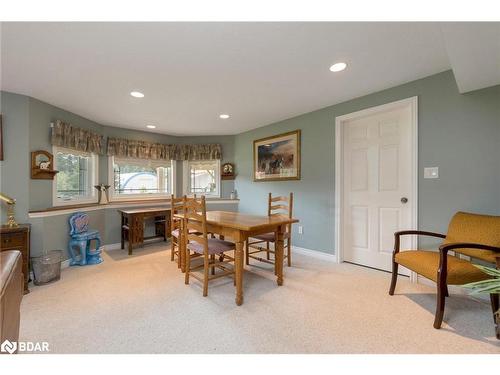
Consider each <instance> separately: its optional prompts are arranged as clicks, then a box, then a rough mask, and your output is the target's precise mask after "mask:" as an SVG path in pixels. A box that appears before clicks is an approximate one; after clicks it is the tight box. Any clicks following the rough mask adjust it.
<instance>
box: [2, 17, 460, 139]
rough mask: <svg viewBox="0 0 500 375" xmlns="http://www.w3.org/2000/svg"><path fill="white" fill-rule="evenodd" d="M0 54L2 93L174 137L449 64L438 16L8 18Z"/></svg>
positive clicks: (301, 108) (277, 113)
mask: <svg viewBox="0 0 500 375" xmlns="http://www.w3.org/2000/svg"><path fill="white" fill-rule="evenodd" d="M1 52H2V55H1V58H2V61H1V63H2V67H1V72H2V81H1V88H2V90H6V91H11V92H16V93H20V94H25V95H29V96H32V97H35V98H37V99H40V100H43V101H45V102H48V103H50V104H53V105H56V106H58V107H61V108H64V109H66V110H68V111H71V112H74V113H77V114H79V115H81V116H83V117H86V118H89V119H91V120H93V121H96V122H98V123H101V124H104V125H112V126H120V127H126V128H135V129H141V130H147V129H146V127H145V126H146V125H147V124H154V125H156V126H157V128H156V129H155V130H154V131H155V132H160V133H166V134H177V135H209V134H236V133H240V132H243V131H246V130H250V129H253V128H257V127H260V126H264V125H267V124H269V123H272V122H275V121H279V120H283V119H286V118H290V117H293V116H296V115H299V114H302V113H306V112H310V111H312V110H315V109H319V108H322V107H326V106H329V105H332V104H336V103H340V102H343V101H345V100H349V99H352V98H355V97H359V96H362V95H365V94H368V93H372V92H376V91H379V90H382V89H385V88H389V87H392V86H396V85H399V84H402V83H405V82H409V81H412V80H415V79H418V78H422V77H426V76H429V75H432V74H435V73H438V72H441V71H444V70H447V69H450V68H451V67H452V66H451V64H450V60H449V58H448V55H447V52H446V48H445V42H444V39H443V35H442V32H441V26H440V24H437V23H338V22H330V23H3V24H2V45H1ZM337 61H345V62H347V63H348V68H347V69H346V70H345V71H344V72H341V73H331V72H330V71H329V67H330V65H331V64H333V63H334V62H337ZM133 90H138V91H141V92H143V93H144V94H145V97H144V98H143V99H134V98H132V97H131V96H130V95H129V93H130V91H133ZM221 113H228V114H230V115H231V118H230V119H228V120H221V119H219V114H221Z"/></svg>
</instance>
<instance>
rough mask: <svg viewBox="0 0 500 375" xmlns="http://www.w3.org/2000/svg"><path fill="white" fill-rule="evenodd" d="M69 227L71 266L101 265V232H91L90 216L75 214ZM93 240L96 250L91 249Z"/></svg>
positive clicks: (71, 217)
mask: <svg viewBox="0 0 500 375" xmlns="http://www.w3.org/2000/svg"><path fill="white" fill-rule="evenodd" d="M69 226H70V232H69V235H70V237H71V239H70V241H69V254H70V255H71V261H70V266H85V265H87V264H99V263H101V262H102V257H101V249H100V247H101V236H100V234H99V231H97V230H89V215H87V214H86V213H84V212H76V213H74V214H73V215H71V216H70V218H69ZM92 240H94V241H95V248H94V249H92V247H91V243H92Z"/></svg>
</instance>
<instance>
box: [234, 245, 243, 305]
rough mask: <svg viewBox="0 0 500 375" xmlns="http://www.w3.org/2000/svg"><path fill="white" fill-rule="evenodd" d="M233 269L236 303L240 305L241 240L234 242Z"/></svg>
mask: <svg viewBox="0 0 500 375" xmlns="http://www.w3.org/2000/svg"><path fill="white" fill-rule="evenodd" d="M234 271H235V278H236V304H237V305H238V306H240V305H241V304H242V303H243V241H238V242H236V250H235V251H234Z"/></svg>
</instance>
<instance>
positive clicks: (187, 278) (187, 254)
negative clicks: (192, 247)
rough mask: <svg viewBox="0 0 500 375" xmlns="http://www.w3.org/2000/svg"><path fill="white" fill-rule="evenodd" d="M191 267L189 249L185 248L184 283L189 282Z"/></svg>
mask: <svg viewBox="0 0 500 375" xmlns="http://www.w3.org/2000/svg"><path fill="white" fill-rule="evenodd" d="M190 269H191V255H190V251H189V250H188V249H186V273H185V275H184V283H185V284H189V272H190Z"/></svg>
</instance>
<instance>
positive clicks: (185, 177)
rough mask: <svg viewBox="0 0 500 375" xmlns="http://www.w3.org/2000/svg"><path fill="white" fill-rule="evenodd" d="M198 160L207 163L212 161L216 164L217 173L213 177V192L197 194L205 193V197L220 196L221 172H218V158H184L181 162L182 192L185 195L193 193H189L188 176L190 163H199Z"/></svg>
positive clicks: (189, 181)
mask: <svg viewBox="0 0 500 375" xmlns="http://www.w3.org/2000/svg"><path fill="white" fill-rule="evenodd" d="M200 162H207V163H214V162H215V164H216V169H215V173H216V175H217V177H216V179H215V182H216V184H215V187H216V192H215V193H214V194H199V195H205V196H206V197H209V198H220V197H221V194H222V186H221V174H220V160H219V159H217V160H193V161H191V160H184V162H183V164H182V176H183V181H182V182H183V184H182V187H183V191H184V194H185V195H187V196H192V195H194V193H191V186H190V185H191V178H190V173H189V171H190V167H189V166H190V164H191V163H200Z"/></svg>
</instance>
